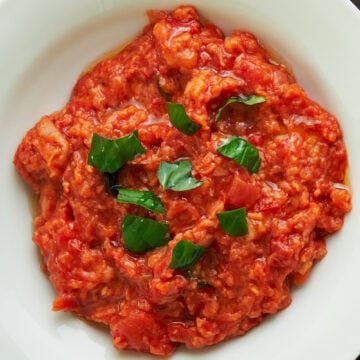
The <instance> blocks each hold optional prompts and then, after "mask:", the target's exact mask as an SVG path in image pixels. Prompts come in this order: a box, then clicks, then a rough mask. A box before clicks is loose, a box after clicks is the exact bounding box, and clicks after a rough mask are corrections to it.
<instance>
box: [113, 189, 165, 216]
mask: <svg viewBox="0 0 360 360" xmlns="http://www.w3.org/2000/svg"><path fill="white" fill-rule="evenodd" d="M117 191H118V196H117V201H119V202H121V203H126V204H135V205H140V206H142V207H144V208H145V209H148V210H150V211H154V212H158V213H160V214H165V208H164V205H163V204H162V202H161V200H160V199H159V197H158V196H156V195H155V194H154V193H153V192H152V191H141V190H130V189H123V188H120V189H117Z"/></svg>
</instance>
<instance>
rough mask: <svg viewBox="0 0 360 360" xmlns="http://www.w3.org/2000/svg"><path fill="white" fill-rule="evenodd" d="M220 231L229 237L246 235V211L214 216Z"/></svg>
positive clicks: (240, 209)
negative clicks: (220, 228)
mask: <svg viewBox="0 0 360 360" xmlns="http://www.w3.org/2000/svg"><path fill="white" fill-rule="evenodd" d="M216 216H217V218H218V220H219V223H220V225H221V227H222V229H223V230H224V231H225V232H226V233H227V234H229V235H231V236H242V235H246V234H247V233H248V225H247V221H246V209H245V208H239V209H235V210H229V211H223V212H221V213H218V214H216Z"/></svg>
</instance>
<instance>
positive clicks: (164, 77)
mask: <svg viewBox="0 0 360 360" xmlns="http://www.w3.org/2000/svg"><path fill="white" fill-rule="evenodd" d="M148 15H149V19H150V23H149V25H148V26H147V27H146V28H145V29H144V31H143V33H142V35H140V36H139V37H138V38H137V39H135V40H134V41H133V42H132V43H130V44H129V45H127V46H126V47H125V48H124V49H123V50H122V51H121V52H119V53H118V54H116V55H115V56H112V57H110V58H106V59H104V60H102V61H101V62H99V63H98V64H97V65H96V66H94V68H92V69H91V70H89V71H87V72H86V73H85V74H83V75H82V76H81V77H80V78H79V80H78V81H77V83H76V85H75V87H74V89H73V91H72V94H71V97H70V100H69V102H68V103H67V104H66V106H65V107H64V108H63V109H62V110H60V111H57V112H55V113H53V114H51V115H45V116H43V117H42V118H41V119H40V120H39V122H38V123H37V124H36V125H35V126H34V127H33V128H32V129H30V130H29V131H28V133H27V134H26V136H25V137H24V139H23V140H22V142H21V144H20V145H19V147H18V149H17V152H16V154H15V159H14V163H15V166H16V168H17V170H18V172H19V174H20V175H21V176H22V177H23V178H24V179H25V180H26V181H27V183H28V184H29V185H30V186H31V188H32V189H33V190H34V191H35V192H36V193H37V194H38V196H39V204H38V213H37V216H36V218H35V220H34V235H33V240H34V242H35V243H36V244H37V245H38V246H39V248H40V251H41V254H42V256H43V268H44V271H45V272H46V273H47V274H48V276H49V278H50V281H51V282H52V284H53V286H54V288H55V289H56V292H57V294H58V296H57V297H56V299H55V300H54V303H53V309H54V310H64V311H72V312H74V313H76V314H78V315H79V316H80V317H82V318H85V319H88V320H92V321H95V322H98V323H102V324H106V325H108V326H109V328H110V332H111V335H112V337H113V339H114V345H115V347H117V348H119V349H133V350H136V351H141V352H149V353H152V354H156V355H161V356H168V355H170V354H171V353H173V352H174V350H175V349H176V348H177V347H178V346H179V345H181V344H185V345H186V347H188V348H202V347H205V346H208V345H212V344H215V343H218V342H220V341H222V340H224V339H228V338H231V337H235V336H239V335H243V334H244V333H246V332H247V331H248V330H250V329H251V328H252V327H254V326H256V325H257V324H259V323H260V322H261V321H262V320H263V319H264V318H265V317H266V315H267V314H274V313H276V312H278V311H279V310H281V309H284V308H285V307H287V306H288V305H289V304H290V302H291V294H290V290H291V287H292V284H302V283H303V282H304V281H305V280H306V279H307V277H308V275H309V273H310V271H311V269H312V267H313V265H314V263H315V262H317V261H318V260H320V259H322V258H323V257H324V256H325V254H326V246H325V241H324V237H325V236H326V235H328V234H331V233H334V232H336V231H338V230H339V229H340V228H341V226H342V224H343V218H344V215H345V213H347V212H349V211H350V209H351V202H350V198H351V195H350V191H349V188H348V186H347V185H346V184H344V181H345V176H346V170H347V155H346V149H345V146H344V142H343V137H342V132H341V129H340V127H339V124H338V121H337V119H336V118H335V117H334V116H333V115H332V114H330V113H329V112H328V111H326V110H324V109H323V108H322V107H321V106H320V105H319V104H317V103H316V102H314V101H312V100H310V99H309V98H308V97H307V96H306V94H305V92H304V90H303V89H302V88H301V87H300V86H299V85H298V84H297V83H296V82H295V79H294V76H293V75H292V74H291V73H290V72H289V71H288V70H287V69H286V68H285V67H284V66H283V65H281V64H278V63H277V62H276V61H274V60H272V58H271V55H270V54H269V53H268V52H267V51H266V50H265V49H264V48H263V47H261V45H259V42H258V41H257V39H256V38H255V37H254V35H252V34H251V33H248V32H244V31H238V30H236V31H234V32H233V33H232V34H231V35H229V36H225V35H224V34H223V33H222V31H221V30H220V29H219V28H218V27H216V26H215V25H213V24H211V23H209V22H204V21H203V20H200V19H199V15H198V13H197V11H196V9H195V8H194V7H192V6H180V7H178V8H177V9H175V10H174V11H172V12H167V11H149V13H148ZM96 141H98V142H97V143H96ZM136 149H137V150H136ZM119 159H120V160H119ZM134 199H135V200H134Z"/></svg>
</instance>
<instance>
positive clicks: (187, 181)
mask: <svg viewBox="0 0 360 360" xmlns="http://www.w3.org/2000/svg"><path fill="white" fill-rule="evenodd" d="M158 179H159V182H160V184H161V185H162V186H163V188H164V189H171V190H174V191H186V190H191V189H195V188H197V187H199V186H200V185H202V184H203V182H202V181H199V180H196V179H195V178H193V177H192V176H191V162H190V161H189V160H184V161H179V162H175V163H168V162H166V161H162V162H161V163H160V166H159V169H158Z"/></svg>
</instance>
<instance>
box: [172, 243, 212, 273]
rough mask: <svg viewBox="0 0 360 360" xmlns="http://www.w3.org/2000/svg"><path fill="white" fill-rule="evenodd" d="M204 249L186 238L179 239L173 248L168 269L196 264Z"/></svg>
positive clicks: (183, 267) (184, 267)
mask: <svg viewBox="0 0 360 360" xmlns="http://www.w3.org/2000/svg"><path fill="white" fill-rule="evenodd" d="M205 252H206V249H205V248H203V247H202V246H199V245H196V244H193V243H192V242H191V241H188V240H184V239H183V240H180V241H179V242H178V243H177V244H176V245H175V247H174V248H173V251H172V255H171V262H170V265H169V268H170V269H186V268H189V267H191V266H193V265H195V264H196V262H197V261H198V260H199V259H200V258H201V256H203V255H204V253H205Z"/></svg>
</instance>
